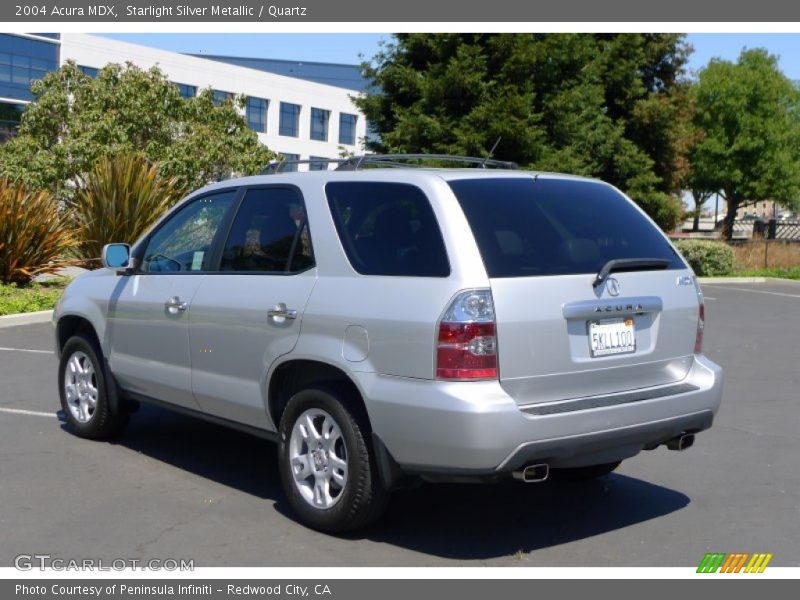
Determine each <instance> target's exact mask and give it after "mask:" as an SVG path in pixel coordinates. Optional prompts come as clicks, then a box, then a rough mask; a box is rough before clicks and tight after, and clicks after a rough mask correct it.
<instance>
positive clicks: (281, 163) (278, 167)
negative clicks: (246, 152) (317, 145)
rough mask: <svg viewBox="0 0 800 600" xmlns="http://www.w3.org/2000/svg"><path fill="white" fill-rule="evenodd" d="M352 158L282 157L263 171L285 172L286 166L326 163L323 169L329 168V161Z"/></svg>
mask: <svg viewBox="0 0 800 600" xmlns="http://www.w3.org/2000/svg"><path fill="white" fill-rule="evenodd" d="M348 160H350V159H349V158H305V159H292V160H286V159H280V160H276V161H273V162H271V163H269V164H268V165H267V167H266V168H265V169H264V170H263V171H261V174H262V175H275V174H277V173H285V172H286V169H285V167H287V166H289V165H319V164H322V165H324V167H325V168H324V169H322V170H323V171H327V170H328V164H329V163H336V164H342V163H345V162H347V161H348Z"/></svg>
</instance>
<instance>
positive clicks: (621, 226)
mask: <svg viewBox="0 0 800 600" xmlns="http://www.w3.org/2000/svg"><path fill="white" fill-rule="evenodd" d="M450 187H451V188H452V190H453V192H454V193H455V195H456V198H458V201H459V203H460V204H461V208H462V209H463V210H464V214H465V215H466V217H467V221H469V225H470V227H471V228H472V232H473V234H474V235H475V240H476V242H477V244H478V247H479V249H480V252H481V256H482V257H483V262H484V264H485V266H486V271H487V273H488V275H489V277H533V276H537V275H570V274H577V273H596V272H598V271H599V270H600V269H601V268H602V266H603V265H604V264H605V263H606V262H607V261H609V260H611V259H614V258H661V259H667V260H669V261H670V265H669V267H668V268H670V269H682V268H684V265H683V263H682V261H681V259H680V257H679V256H678V254H677V252H676V251H675V250H674V248H673V247H672V245H671V244H670V243H669V242H667V240H665V239H664V237H663V236H662V235H661V233H660V232H659V231H658V229H656V228H655V226H653V225H652V224H651V223H650V222H649V221H648V220H647V219H646V218H645V217H643V216H642V215H641V214H640V213H639V211H638V210H637V209H636V208H635V207H634V206H632V205H631V204H630V203H629V202H628V200H627V199H626V198H625V197H624V196H623V195H622V194H620V193H619V192H618V191H616V190H614V189H613V188H611V187H610V186H607V185H604V184H602V183H597V182H592V181H576V180H564V179H546V178H539V179H533V178H530V179H521V178H520V179H516V178H515V179H509V178H506V179H460V180H456V181H451V182H450Z"/></svg>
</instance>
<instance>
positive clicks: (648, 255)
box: [53, 156, 722, 532]
mask: <svg viewBox="0 0 800 600" xmlns="http://www.w3.org/2000/svg"><path fill="white" fill-rule="evenodd" d="M402 158H403V157H399V158H394V157H389V158H388V159H387V158H386V157H380V156H374V157H369V156H368V157H361V158H357V159H352V160H347V161H344V162H343V163H342V164H341V165H340V166H339V168H338V169H336V170H335V171H316V172H302V173H281V172H280V170H281V169H275V170H276V171H278V172H277V173H273V174H268V175H262V176H257V177H247V178H242V179H234V180H228V181H222V182H219V183H215V184H213V185H210V186H208V187H205V188H203V189H201V190H199V191H197V192H195V193H193V194H191V195H189V196H188V197H187V198H186V199H185V200H183V201H182V202H180V203H179V204H178V205H177V206H176V207H175V208H174V209H172V210H171V211H169V213H168V214H167V215H165V216H164V217H163V218H161V219H160V220H159V221H158V222H157V223H156V224H155V225H154V226H153V227H152V228H151V229H150V231H149V232H148V233H146V234H145V235H144V236H143V237H142V238H141V239H140V240H139V241H138V242H136V244H134V245H133V247H132V248H129V247H128V246H127V245H124V244H111V245H109V246H106V248H105V249H104V253H103V259H104V264H105V266H106V268H105V269H99V270H96V271H92V272H90V273H87V274H85V275H83V276H81V277H79V278H78V279H76V280H75V281H74V282H73V283H72V284H71V285H70V286H69V287H68V288H67V290H66V292H65V293H64V295H63V297H62V298H61V300H60V301H59V303H58V307H57V308H56V310H55V314H54V317H53V318H54V322H55V325H56V344H57V348H58V353H59V356H60V366H59V392H60V395H61V404H62V407H63V412H64V414H65V416H66V418H67V420H68V423H69V425H70V426H71V428H72V430H73V431H74V432H75V433H76V434H77V435H79V436H82V437H87V438H103V437H107V436H109V435H111V434H114V433H117V432H118V431H119V430H120V429H121V427H122V426H123V425H124V424H125V423H126V421H127V420H128V418H129V415H130V414H131V413H132V412H133V411H134V410H135V409H136V407H137V406H138V403H140V402H157V403H159V404H163V405H165V406H168V407H170V408H173V409H176V410H179V411H182V412H187V413H190V414H193V415H197V416H200V417H203V418H206V419H210V420H212V421H215V422H218V423H223V424H226V425H230V426H232V427H236V428H240V429H242V430H244V431H247V432H250V433H254V434H256V435H261V436H264V437H266V438H269V439H272V440H274V441H276V442H277V443H278V448H279V452H278V456H279V465H278V467H279V469H280V474H281V479H282V481H283V485H284V488H285V491H286V494H287V496H288V498H289V501H290V503H291V505H292V506H293V508H294V509H295V510H296V511H297V513H298V514H299V515H300V517H301V519H302V520H303V521H304V522H305V523H307V524H308V525H310V526H312V527H314V528H318V529H321V530H326V531H336V532H341V531H346V530H352V529H356V528H359V527H363V526H365V525H366V524H368V523H369V522H371V521H373V520H374V519H376V518H377V517H378V516H379V515H380V514H381V511H382V509H383V508H384V506H385V504H386V501H387V499H388V496H389V492H390V491H391V490H392V489H393V488H396V487H398V486H400V485H407V484H408V483H409V482H413V481H419V480H420V479H422V480H427V481H466V480H482V481H495V480H498V479H500V478H502V477H505V476H512V475H513V476H514V477H515V478H517V479H520V480H522V481H543V480H544V479H546V478H547V477H548V475H549V474H550V475H552V476H554V477H555V476H557V475H558V476H561V477H568V478H572V479H576V478H577V479H580V478H589V477H597V476H600V475H603V474H607V473H609V472H610V471H612V470H613V469H614V468H615V467H616V466H617V465H618V464H619V463H620V461H622V460H623V459H626V458H630V457H632V456H634V455H636V454H637V453H638V452H640V451H641V450H643V449H645V450H651V449H654V448H656V447H657V446H659V445H662V444H663V445H666V446H667V447H668V448H670V449H683V448H685V447H688V446H689V445H691V444H692V442H693V441H694V434H695V433H697V432H699V431H702V430H704V429H707V428H708V427H710V426H711V423H712V420H713V418H714V415H715V413H716V411H717V408H718V406H719V403H720V398H721V394H722V371H721V369H720V368H719V367H718V366H717V365H715V364H714V363H713V362H711V361H710V360H708V358H706V357H705V356H704V355H703V354H702V342H703V319H704V314H703V311H704V308H703V297H702V294H701V291H700V288H699V286H698V284H697V280H696V278H695V277H694V275H693V273H692V271H691V269H690V268H689V267H688V266H687V264H686V262H685V261H684V260H683V259H682V258H681V256H680V255H679V254H678V252H677V251H676V250H675V249H674V248H673V246H672V245H671V244H670V242H669V241H668V240H667V238H666V237H665V236H664V235H663V234H662V233H661V231H659V229H658V228H657V227H656V226H655V225H654V224H653V222H652V221H651V220H650V219H649V218H648V217H647V216H646V215H645V214H644V213H643V212H642V211H641V210H640V209H639V208H638V207H637V206H636V205H635V204H634V203H633V202H632V201H630V200H629V199H628V198H626V197H625V196H624V195H623V194H622V193H620V192H619V191H618V190H616V189H615V188H614V187H612V186H610V185H608V184H605V183H602V182H599V181H594V180H589V179H583V178H578V177H571V176H567V175H555V174H545V173H531V172H523V171H515V170H513V169H512V168H510V167H511V166H512V164H507V163H500V162H499V161H484V160H482V159H476V160H472V161H471V162H470V161H467V164H469V165H473V166H478V167H482V166H483V167H493V168H457V169H445V168H391V167H397V166H398V163H399V162H400V160H401V159H402ZM439 159H440V160H441V157H439ZM386 163H388V165H387V164H386ZM439 164H441V163H439ZM389 165H391V167H390V166H389ZM367 166H370V167H371V168H365V167H367ZM375 167H378V168H375Z"/></svg>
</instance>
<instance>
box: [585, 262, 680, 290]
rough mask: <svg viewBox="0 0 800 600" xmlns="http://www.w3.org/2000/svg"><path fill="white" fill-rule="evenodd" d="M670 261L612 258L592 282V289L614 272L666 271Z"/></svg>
mask: <svg viewBox="0 0 800 600" xmlns="http://www.w3.org/2000/svg"><path fill="white" fill-rule="evenodd" d="M671 262H672V261H670V260H667V259H665V258H612V259H611V260H610V261H608V262H607V263H606V264H604V265H603V268H602V269H600V272H599V273H598V274H597V277H595V278H594V281H593V282H592V287H595V288H596V287H597V286H599V285H602V284H603V282H604V281H605V280H606V277H608V276H609V275H610V274H611V273H612V272H614V271H647V270H650V269H666V268H667V267H668V266H669V265H670V263H671Z"/></svg>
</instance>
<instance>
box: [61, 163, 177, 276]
mask: <svg viewBox="0 0 800 600" xmlns="http://www.w3.org/2000/svg"><path fill="white" fill-rule="evenodd" d="M182 193H183V190H182V188H181V186H180V185H179V184H178V180H177V179H175V178H168V177H164V176H162V175H161V174H160V173H159V167H158V164H157V163H153V162H150V161H149V160H147V158H145V157H144V156H143V155H142V154H140V153H136V152H130V153H126V154H121V155H118V156H115V157H106V158H101V159H100V160H98V161H97V162H96V163H95V165H94V167H93V168H92V170H91V171H89V172H88V173H86V174H85V175H83V176H81V177H80V178H79V179H78V181H77V187H76V191H75V197H74V201H73V206H72V209H73V213H74V215H75V222H76V236H77V238H78V241H79V244H78V249H77V254H78V256H79V257H80V258H82V259H83V260H85V261H91V260H93V259H97V258H98V257H99V256H100V254H101V252H102V249H103V246H104V245H105V244H109V243H112V242H128V243H133V242H134V241H135V240H136V239H138V238H139V237H140V236H141V235H142V234H143V233H144V232H145V231H146V230H147V228H148V227H150V225H152V224H153V222H154V221H155V220H156V219H158V218H159V217H160V216H161V215H162V214H163V213H164V212H165V211H166V210H167V209H169V208H170V207H171V206H172V205H173V204H175V202H177V201H178V199H179V198H180V197H181V195H182Z"/></svg>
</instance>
